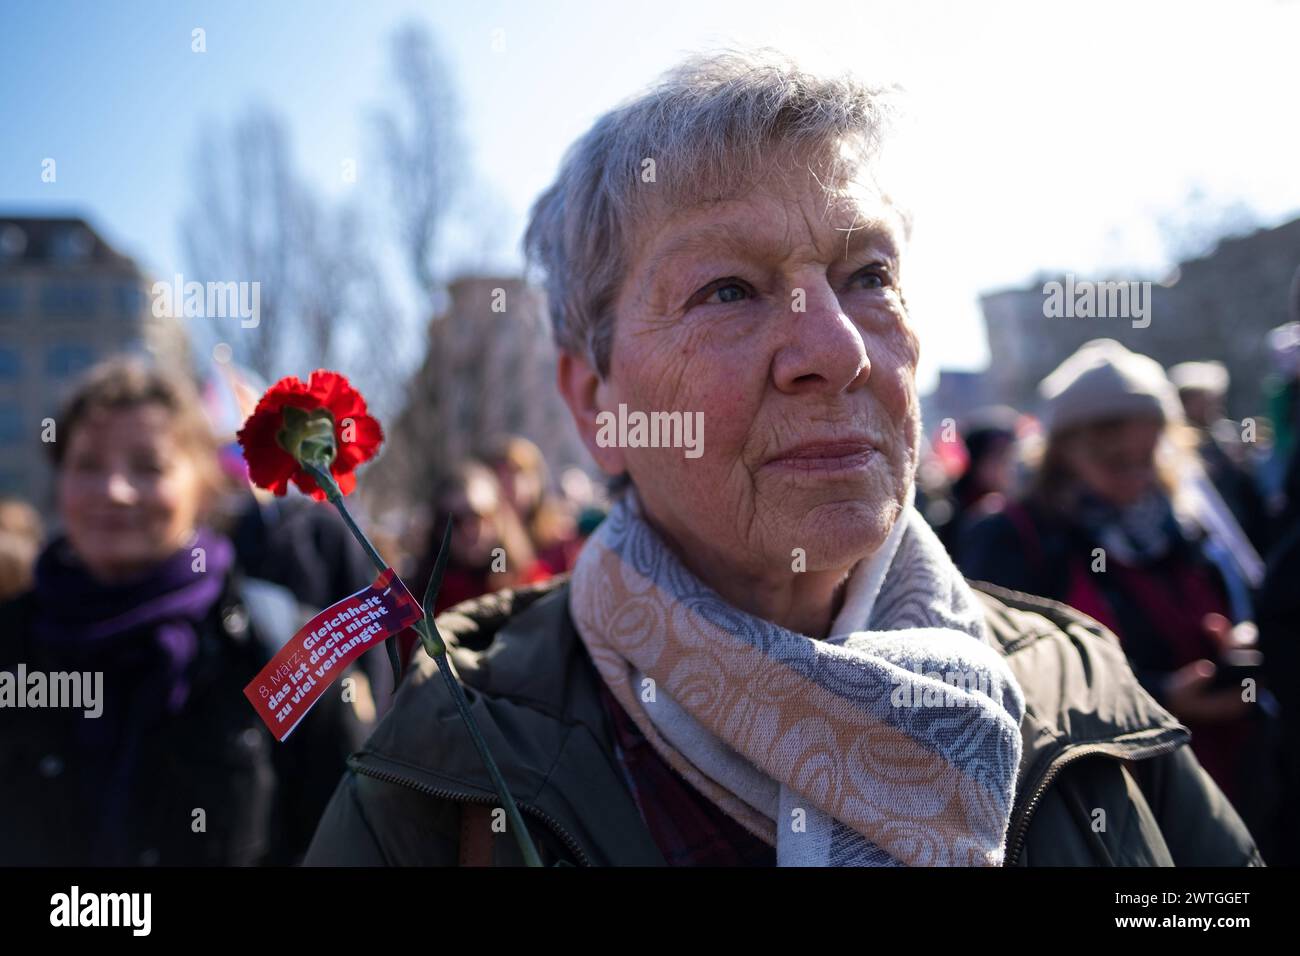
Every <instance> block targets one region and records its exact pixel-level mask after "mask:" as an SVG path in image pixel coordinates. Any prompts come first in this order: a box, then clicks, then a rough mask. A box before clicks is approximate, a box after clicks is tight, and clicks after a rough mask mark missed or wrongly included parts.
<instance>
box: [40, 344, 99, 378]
mask: <svg viewBox="0 0 1300 956" xmlns="http://www.w3.org/2000/svg"><path fill="white" fill-rule="evenodd" d="M94 364H95V350H94V349H92V348H89V347H88V346H85V345H56V346H55V347H54V348H52V349H50V350H49V352H47V353H46V354H45V372H46V374H48V375H56V376H61V377H62V376H69V375H76V374H77V373H78V372H81V371H83V370H84V369H88V368H90V366H92V365H94Z"/></svg>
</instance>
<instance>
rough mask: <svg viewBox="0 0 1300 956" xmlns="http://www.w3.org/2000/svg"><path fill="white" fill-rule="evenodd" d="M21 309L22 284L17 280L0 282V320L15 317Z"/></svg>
mask: <svg viewBox="0 0 1300 956" xmlns="http://www.w3.org/2000/svg"><path fill="white" fill-rule="evenodd" d="M22 311H23V287H22V285H21V284H19V283H17V282H0V320H4V319H16V318H18V316H19V315H21V314H22Z"/></svg>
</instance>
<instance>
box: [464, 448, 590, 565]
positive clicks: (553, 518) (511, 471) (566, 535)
mask: <svg viewBox="0 0 1300 956" xmlns="http://www.w3.org/2000/svg"><path fill="white" fill-rule="evenodd" d="M486 463H487V465H488V466H489V467H490V468H491V469H492V470H493V471H494V472H495V473H496V476H497V481H498V482H499V483H500V485H501V493H502V497H503V498H504V499H505V501H506V502H507V503H508V504H509V505H510V507H512V508H514V510H515V514H516V515H518V517H519V521H520V523H521V524H522V525H523V527H524V531H525V532H526V533H527V534H528V540H529V542H530V543H531V544H532V547H533V551H534V554H535V555H536V559H537V561H538V562H540V563H541V564H542V565H543V566H545V568H546V570H548V571H549V572H550V573H551V574H562V573H563V572H565V571H568V570H569V569H570V567H572V559H573V553H572V548H571V547H570V546H571V544H572V542H573V540H574V538H575V537H576V535H577V528H576V523H575V521H574V516H573V514H572V511H571V510H570V509H569V508H568V507H567V502H566V501H565V500H564V499H563V498H560V497H557V496H556V495H555V494H554V493H553V492H552V490H551V479H550V471H549V469H548V468H547V467H546V458H545V456H543V455H542V450H541V449H540V448H538V447H537V446H536V445H535V444H533V443H532V442H530V441H529V440H528V439H527V438H522V437H520V436H519V435H509V436H507V437H505V438H502V439H498V440H497V442H496V443H495V444H494V445H493V447H492V449H491V450H490V451H489V452H488V455H487V459H486Z"/></svg>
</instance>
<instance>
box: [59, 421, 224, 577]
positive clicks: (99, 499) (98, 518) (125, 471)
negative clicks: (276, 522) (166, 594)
mask: <svg viewBox="0 0 1300 956" xmlns="http://www.w3.org/2000/svg"><path fill="white" fill-rule="evenodd" d="M66 440H67V441H68V443H69V444H68V450H67V451H66V452H65V454H64V459H63V463H62V465H61V467H60V469H59V475H58V499H59V513H60V515H61V516H62V518H63V523H64V527H65V529H66V531H67V535H68V539H69V540H70V541H71V543H72V546H73V548H74V549H75V550H76V552H77V554H78V555H80V556H81V559H82V560H83V561H85V563H86V565H87V567H89V568H90V570H91V572H92V573H93V574H95V575H96V576H97V577H100V578H101V579H104V580H118V579H122V578H126V577H130V576H131V575H134V574H138V573H140V572H142V571H145V570H147V569H148V568H150V567H152V566H153V565H155V564H157V563H159V562H161V561H162V560H163V559H165V558H167V557H168V556H170V555H171V554H172V553H173V552H175V551H176V549H177V548H179V547H181V546H183V545H184V544H185V541H186V539H187V537H188V536H189V534H190V533H191V532H192V531H193V530H194V524H195V521H196V520H197V518H198V513H199V508H200V504H201V499H202V479H201V475H200V472H199V469H198V468H197V467H196V464H195V462H194V461H193V460H192V458H191V456H190V455H189V454H188V453H186V452H185V451H184V450H183V449H182V448H180V446H179V445H178V444H177V442H176V441H175V439H174V437H173V435H172V427H171V416H170V413H169V412H168V411H167V409H165V408H163V407H162V406H159V405H141V406H138V407H135V408H127V409H96V410H92V411H90V412H89V413H88V414H87V415H86V417H85V418H84V419H83V420H82V421H81V422H80V423H78V425H77V426H76V428H75V429H73V431H72V434H71V435H69V436H68V437H67V439H66Z"/></svg>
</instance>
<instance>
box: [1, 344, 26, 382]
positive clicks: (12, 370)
mask: <svg viewBox="0 0 1300 956" xmlns="http://www.w3.org/2000/svg"><path fill="white" fill-rule="evenodd" d="M22 374H23V354H22V353H21V352H19V351H18V350H17V349H0V382H4V381H11V380H13V379H15V378H19V377H20V376H21V375H22Z"/></svg>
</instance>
